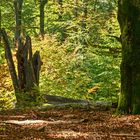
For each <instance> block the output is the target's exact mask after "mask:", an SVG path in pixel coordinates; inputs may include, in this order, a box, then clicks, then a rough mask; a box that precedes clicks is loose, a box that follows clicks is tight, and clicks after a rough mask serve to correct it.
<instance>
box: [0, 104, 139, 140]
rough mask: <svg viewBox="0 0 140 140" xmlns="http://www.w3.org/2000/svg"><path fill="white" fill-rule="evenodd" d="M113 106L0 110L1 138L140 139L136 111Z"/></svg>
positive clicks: (26, 139) (51, 139)
mask: <svg viewBox="0 0 140 140" xmlns="http://www.w3.org/2000/svg"><path fill="white" fill-rule="evenodd" d="M112 114H113V110H108V111H101V110H100V111H98V110H95V109H88V110H87V109H82V108H71V107H70V108H63V109H62V108H61V109H58V108H51V109H46V110H45V109H43V110H37V109H35V110H33V109H22V110H9V111H1V112H0V139H1V140H99V139H100V140H125V139H126V140H140V115H135V116H133V115H129V116H125V115H124V116H113V115H112Z"/></svg>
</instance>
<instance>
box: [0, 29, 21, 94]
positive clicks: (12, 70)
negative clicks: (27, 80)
mask: <svg viewBox="0 0 140 140" xmlns="http://www.w3.org/2000/svg"><path fill="white" fill-rule="evenodd" d="M0 34H1V35H2V37H3V42H4V49H5V58H6V60H7V64H8V67H9V71H10V75H11V78H12V82H13V86H14V89H15V92H18V90H19V84H18V78H17V74H16V70H15V65H14V61H13V58H12V53H11V50H10V44H9V40H8V36H7V34H6V32H5V30H4V29H1V30H0Z"/></svg>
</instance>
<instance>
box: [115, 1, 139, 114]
mask: <svg viewBox="0 0 140 140" xmlns="http://www.w3.org/2000/svg"><path fill="white" fill-rule="evenodd" d="M118 6H119V7H118V21H119V24H120V29H121V43H122V63H121V94H120V97H119V103H118V109H117V111H118V112H119V113H127V114H129V113H132V114H140V1H139V0H131V1H130V0H119V5H118Z"/></svg>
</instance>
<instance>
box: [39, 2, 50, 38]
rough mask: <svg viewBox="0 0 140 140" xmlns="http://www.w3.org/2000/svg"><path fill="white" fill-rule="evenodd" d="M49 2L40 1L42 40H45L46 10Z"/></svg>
mask: <svg viewBox="0 0 140 140" xmlns="http://www.w3.org/2000/svg"><path fill="white" fill-rule="evenodd" d="M47 2H48V0H40V35H41V38H42V39H44V34H45V31H44V8H45V5H46V4H47Z"/></svg>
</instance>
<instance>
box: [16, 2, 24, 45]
mask: <svg viewBox="0 0 140 140" xmlns="http://www.w3.org/2000/svg"><path fill="white" fill-rule="evenodd" d="M22 4H23V0H14V8H15V21H16V27H15V37H14V43H15V46H16V44H17V43H18V42H17V40H18V38H19V37H20V35H21V30H22Z"/></svg>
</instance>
